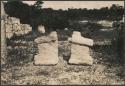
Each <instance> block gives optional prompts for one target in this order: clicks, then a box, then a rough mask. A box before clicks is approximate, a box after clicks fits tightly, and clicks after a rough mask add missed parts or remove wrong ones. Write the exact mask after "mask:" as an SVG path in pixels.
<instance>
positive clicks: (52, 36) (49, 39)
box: [35, 32, 58, 44]
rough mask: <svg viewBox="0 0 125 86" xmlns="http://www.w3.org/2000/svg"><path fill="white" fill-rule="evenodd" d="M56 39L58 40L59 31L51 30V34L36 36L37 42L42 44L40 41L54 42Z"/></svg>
mask: <svg viewBox="0 0 125 86" xmlns="http://www.w3.org/2000/svg"><path fill="white" fill-rule="evenodd" d="M56 40H58V38H57V33H56V32H51V33H50V35H48V36H41V37H38V38H36V39H35V42H36V43H38V44H40V43H49V42H54V41H56Z"/></svg>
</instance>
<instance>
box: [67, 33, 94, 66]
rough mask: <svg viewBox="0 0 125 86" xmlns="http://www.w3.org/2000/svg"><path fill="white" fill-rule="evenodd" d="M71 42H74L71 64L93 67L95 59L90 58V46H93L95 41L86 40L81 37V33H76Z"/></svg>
mask: <svg viewBox="0 0 125 86" xmlns="http://www.w3.org/2000/svg"><path fill="white" fill-rule="evenodd" d="M69 41H70V42H72V44H71V57H70V59H69V63H70V64H83V65H92V64H93V58H92V57H91V56H90V51H89V47H88V46H93V40H92V39H88V38H84V37H82V36H81V34H80V32H77V31H74V32H73V35H72V38H70V39H69Z"/></svg>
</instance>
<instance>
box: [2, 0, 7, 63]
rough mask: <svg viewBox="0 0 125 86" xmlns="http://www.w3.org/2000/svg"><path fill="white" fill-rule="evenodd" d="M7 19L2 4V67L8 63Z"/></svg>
mask: <svg viewBox="0 0 125 86" xmlns="http://www.w3.org/2000/svg"><path fill="white" fill-rule="evenodd" d="M5 17H6V15H5V11H4V4H3V2H1V65H4V64H6V63H7V48H6V33H5V32H6V31H5V24H4V20H5Z"/></svg>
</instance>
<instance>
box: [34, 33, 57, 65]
mask: <svg viewBox="0 0 125 86" xmlns="http://www.w3.org/2000/svg"><path fill="white" fill-rule="evenodd" d="M42 37H43V36H41V38H37V40H35V41H36V43H38V54H37V55H35V57H34V64H35V65H55V64H57V63H58V61H59V58H58V40H56V41H46V42H44V43H43V42H41V41H42V40H43V39H42ZM49 37H53V38H54V39H57V33H56V32H52V33H51V34H50V35H49ZM49 39H51V38H49Z"/></svg>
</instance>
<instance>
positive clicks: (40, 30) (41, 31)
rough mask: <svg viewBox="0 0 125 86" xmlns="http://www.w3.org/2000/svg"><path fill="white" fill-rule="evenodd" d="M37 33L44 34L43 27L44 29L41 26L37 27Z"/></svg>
mask: <svg viewBox="0 0 125 86" xmlns="http://www.w3.org/2000/svg"><path fill="white" fill-rule="evenodd" d="M38 31H39V32H40V33H45V27H44V26H43V25H39V26H38Z"/></svg>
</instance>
